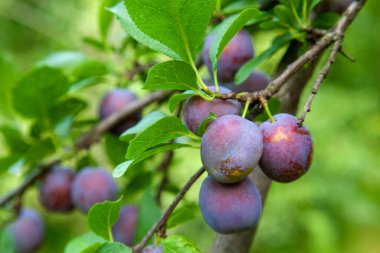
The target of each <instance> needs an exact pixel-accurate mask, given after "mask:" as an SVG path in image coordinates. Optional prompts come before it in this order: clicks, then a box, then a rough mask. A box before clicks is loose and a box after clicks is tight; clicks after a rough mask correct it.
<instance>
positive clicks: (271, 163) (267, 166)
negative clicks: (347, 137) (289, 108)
mask: <svg viewBox="0 0 380 253" xmlns="http://www.w3.org/2000/svg"><path fill="white" fill-rule="evenodd" d="M273 118H274V120H275V122H273V123H272V122H270V121H267V122H264V123H262V124H261V125H260V129H261V131H262V134H263V140H264V151H263V155H262V157H261V160H260V167H261V169H262V171H263V172H264V173H265V174H266V175H267V176H268V177H269V178H271V179H273V180H275V181H277V182H283V183H286V182H291V181H294V180H296V179H298V178H299V177H301V176H302V175H304V174H305V173H306V172H307V171H308V169H309V167H310V164H311V160H312V157H313V140H312V137H311V135H310V132H309V130H308V129H307V128H306V127H305V126H301V127H299V126H298V124H297V118H296V117H294V116H293V115H290V114H286V113H281V114H277V115H275V116H274V117H273Z"/></svg>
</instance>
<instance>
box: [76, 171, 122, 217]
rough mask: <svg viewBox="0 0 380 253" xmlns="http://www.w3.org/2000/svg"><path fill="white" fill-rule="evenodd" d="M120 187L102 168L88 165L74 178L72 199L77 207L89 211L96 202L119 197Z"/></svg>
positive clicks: (82, 210)
mask: <svg viewBox="0 0 380 253" xmlns="http://www.w3.org/2000/svg"><path fill="white" fill-rule="evenodd" d="M117 194H118V188H117V185H116V183H115V181H114V179H113V177H112V175H111V174H110V173H109V172H108V171H106V170H104V169H100V168H91V167H86V168H84V169H82V170H81V171H79V172H78V173H77V175H76V176H75V178H74V181H73V185H72V188H71V199H72V201H73V204H74V206H75V207H76V208H78V209H79V210H80V211H81V212H83V213H87V212H88V210H89V209H90V208H91V207H92V206H93V205H94V204H96V203H100V202H104V201H106V200H115V199H116V198H117Z"/></svg>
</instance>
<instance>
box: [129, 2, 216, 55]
mask: <svg viewBox="0 0 380 253" xmlns="http://www.w3.org/2000/svg"><path fill="white" fill-rule="evenodd" d="M124 4H125V6H126V8H127V12H128V14H129V15H130V17H131V19H132V20H133V22H134V24H135V25H136V27H137V28H138V29H139V30H140V31H141V32H143V33H145V34H146V35H147V36H148V37H150V38H152V39H153V40H156V41H159V42H160V43H162V44H163V45H166V46H167V47H168V48H170V49H171V51H173V52H174V53H175V54H177V55H178V56H179V58H180V59H182V60H184V61H188V62H192V61H193V60H194V59H195V56H196V54H197V53H198V49H199V46H200V45H201V44H202V42H203V39H204V36H205V31H206V29H207V26H208V24H209V21H210V19H211V17H212V14H213V11H214V9H215V5H216V0H191V1H183V0H170V1H167V0H155V1H149V0H125V1H124ZM130 34H131V35H132V37H135V36H134V34H133V33H130ZM140 42H141V43H143V44H146V45H147V46H150V42H149V41H140ZM159 51H160V52H163V50H159Z"/></svg>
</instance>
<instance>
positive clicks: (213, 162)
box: [201, 115, 263, 183]
mask: <svg viewBox="0 0 380 253" xmlns="http://www.w3.org/2000/svg"><path fill="white" fill-rule="evenodd" d="M262 152H263V137H262V134H261V131H260V129H259V127H258V126H256V124H255V123H253V122H251V121H249V120H246V119H244V118H242V117H240V116H236V115H225V116H223V117H220V118H218V119H216V120H214V121H212V123H211V124H210V125H209V127H208V128H207V130H206V132H205V134H204V135H203V137H202V141H201V160H202V163H203V166H204V167H205V169H206V170H207V171H208V172H209V174H210V175H211V176H212V177H213V178H214V179H215V180H217V181H219V182H221V183H234V182H237V181H240V180H242V179H244V178H245V177H247V176H248V174H249V173H251V172H252V170H253V169H254V168H255V167H256V165H257V164H258V162H259V160H260V158H261V155H262Z"/></svg>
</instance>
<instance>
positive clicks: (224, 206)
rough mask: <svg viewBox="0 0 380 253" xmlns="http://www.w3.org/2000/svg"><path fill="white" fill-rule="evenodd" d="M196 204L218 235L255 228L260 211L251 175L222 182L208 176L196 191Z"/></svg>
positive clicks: (258, 193) (256, 190)
mask: <svg viewBox="0 0 380 253" xmlns="http://www.w3.org/2000/svg"><path fill="white" fill-rule="evenodd" d="M199 207H200V209H201V212H202V215H203V218H204V219H205V221H206V223H207V224H208V225H209V226H210V227H211V228H212V229H213V230H215V231H216V232H218V233H220V234H231V233H237V232H242V231H245V230H248V229H250V228H252V227H254V226H255V225H257V223H258V221H259V218H260V216H261V211H262V203H261V196H260V192H259V190H258V189H257V187H256V185H255V184H254V183H253V182H252V180H251V179H250V178H246V179H244V180H243V181H240V182H238V183H234V184H223V183H219V182H217V181H216V180H214V179H213V178H212V177H210V176H208V177H207V178H206V179H205V180H204V181H203V183H202V186H201V189H200V192H199Z"/></svg>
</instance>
